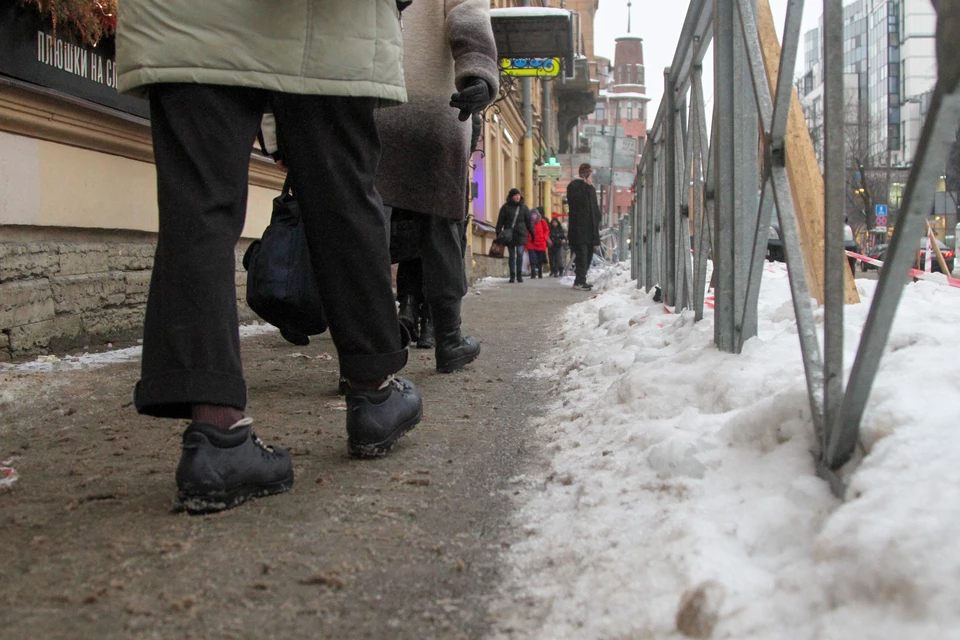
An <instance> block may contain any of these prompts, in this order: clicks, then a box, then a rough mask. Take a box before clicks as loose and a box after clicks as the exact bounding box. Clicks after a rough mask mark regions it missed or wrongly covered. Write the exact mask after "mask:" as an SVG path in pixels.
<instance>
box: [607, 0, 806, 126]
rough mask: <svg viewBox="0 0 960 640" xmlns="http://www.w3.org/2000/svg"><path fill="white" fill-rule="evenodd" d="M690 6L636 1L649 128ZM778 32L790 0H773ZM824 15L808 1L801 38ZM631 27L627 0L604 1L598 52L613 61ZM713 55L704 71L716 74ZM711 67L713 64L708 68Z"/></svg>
mask: <svg viewBox="0 0 960 640" xmlns="http://www.w3.org/2000/svg"><path fill="white" fill-rule="evenodd" d="M687 5H688V3H687V2H685V1H684V0H633V8H632V11H631V14H632V16H633V18H632V21H631V34H632V35H637V36H640V37H642V38H643V62H644V68H645V71H646V75H647V78H646V79H647V95H648V96H650V98H651V99H652V100H651V102H650V106H649V110H648V112H647V126H652V125H653V120H654V118H655V117H656V115H657V109H658V108H659V106H660V98H661V96H662V95H663V69H664V68H665V67H669V66H670V65H671V64H672V63H673V55H674V52H676V50H677V44H678V41H679V39H680V30H681V28H682V27H683V20H684V18H685V17H686V15H687ZM770 6H771V8H772V9H773V17H774V20H775V21H776V22H777V31H778V33H782V32H783V22H784V20H785V19H786V13H787V0H770ZM821 13H823V2H822V0H807V1H806V2H804V10H803V26H802V28H801V31H800V33H801V38H802V37H803V34H804V33H806V32H807V31H808V30H809V29H813V28H814V27H816V26H817V24H818V23H819V20H820V14H821ZM626 25H627V0H600V6H599V8H598V9H597V17H596V23H595V25H594V50H595V53H596V54H597V55H599V56H604V57H606V58H610V59H611V60H613V53H614V47H615V44H616V43H615V40H616V38H617V37H618V36H622V35H625V34H626V32H627V30H626ZM800 46H801V48H800V54H799V56H798V58H797V70H798V71H800V70H802V66H803V40H802V39H801V41H800ZM711 61H712V53H710V54H708V59H707V60H705V64H704V72H705V73H712V64H710V63H711ZM708 64H709V65H710V66H709V67H708ZM712 84H713V83H712V80H710V79H708V78H706V77H705V78H704V93H705V97H706V99H707V100H708V107H709V105H710V104H712V102H710V100H711V96H712V94H713V90H712Z"/></svg>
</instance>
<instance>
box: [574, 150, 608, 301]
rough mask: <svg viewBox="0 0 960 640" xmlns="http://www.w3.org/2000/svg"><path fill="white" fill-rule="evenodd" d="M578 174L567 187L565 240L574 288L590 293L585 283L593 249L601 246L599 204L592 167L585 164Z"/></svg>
mask: <svg viewBox="0 0 960 640" xmlns="http://www.w3.org/2000/svg"><path fill="white" fill-rule="evenodd" d="M577 173H578V174H579V176H578V177H576V178H574V179H573V180H571V181H570V184H568V185H567V203H568V205H569V217H568V218H567V225H568V228H567V241H568V242H569V243H570V249H571V250H572V251H573V260H574V263H575V265H574V266H575V268H574V279H573V288H574V289H579V290H581V291H590V290H591V289H593V286H592V285H590V284H588V283H587V270H588V269H589V268H590V261H591V260H592V259H593V248H594V247H596V246H597V245H599V244H600V222H601V216H600V205H599V204H598V203H597V190H596V189H595V188H594V186H593V185H592V184H591V183H590V177H591V176H592V175H593V168H592V167H591V166H590V165H589V164H588V163H586V162H584V163H583V164H581V165H580V167H579V169H578V171H577Z"/></svg>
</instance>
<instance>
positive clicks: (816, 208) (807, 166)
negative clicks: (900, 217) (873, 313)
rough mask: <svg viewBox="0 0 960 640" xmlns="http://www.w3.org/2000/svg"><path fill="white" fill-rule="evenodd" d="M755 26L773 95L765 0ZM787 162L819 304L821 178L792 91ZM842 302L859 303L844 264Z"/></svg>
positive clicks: (773, 46) (774, 60) (776, 63)
mask: <svg viewBox="0 0 960 640" xmlns="http://www.w3.org/2000/svg"><path fill="white" fill-rule="evenodd" d="M757 26H758V29H759V31H760V49H761V52H762V53H763V64H764V67H766V72H767V81H768V82H769V84H770V95H771V96H772V97H773V96H775V95H776V91H777V77H778V76H779V74H780V40H779V38H778V37H777V28H776V25H775V23H774V21H773V13H772V12H771V11H770V3H769V1H768V0H758V2H757ZM784 144H785V146H786V158H787V177H788V178H789V180H790V189H791V191H792V194H793V206H794V209H795V211H796V212H797V220H798V222H799V226H800V249H801V250H802V251H803V262H804V264H805V265H806V269H807V282H808V283H809V287H810V296H811V297H812V298H815V299H816V300H817V303H818V304H821V305H822V304H823V300H824V293H823V281H824V277H823V274H824V260H823V228H824V217H825V210H824V197H823V174H821V173H820V165H819V163H818V162H817V154H816V152H815V151H814V148H813V141H812V140H811V139H810V132H809V131H808V130H807V122H806V119H805V118H804V117H803V109H802V108H801V107H800V97H799V96H798V95H797V90H796V89H793V91H792V96H791V98H790V113H789V115H788V117H787V134H786V139H785V140H784ZM843 264H844V272H845V275H844V301H845V302H846V303H847V304H857V303H858V302H860V295H859V294H858V293H857V287H856V284H855V283H854V281H853V273H852V272H851V270H850V269H849V267H848V266H847V262H846V261H844V263H843Z"/></svg>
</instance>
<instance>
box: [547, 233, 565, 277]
mask: <svg viewBox="0 0 960 640" xmlns="http://www.w3.org/2000/svg"><path fill="white" fill-rule="evenodd" d="M566 241H567V232H566V231H564V230H563V224H562V223H561V222H560V218H554V219H552V220H551V221H550V276H551V277H557V278H559V277H560V276H562V275H563V245H564V243H566Z"/></svg>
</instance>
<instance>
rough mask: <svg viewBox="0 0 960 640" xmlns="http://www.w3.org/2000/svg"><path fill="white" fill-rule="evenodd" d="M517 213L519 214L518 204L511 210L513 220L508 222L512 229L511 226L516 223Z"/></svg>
mask: <svg viewBox="0 0 960 640" xmlns="http://www.w3.org/2000/svg"><path fill="white" fill-rule="evenodd" d="M519 215H520V205H517V208H516V209H514V210H513V221H512V222H510V228H511V229H513V227H514V226H515V225H516V224H517V217H519Z"/></svg>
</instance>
